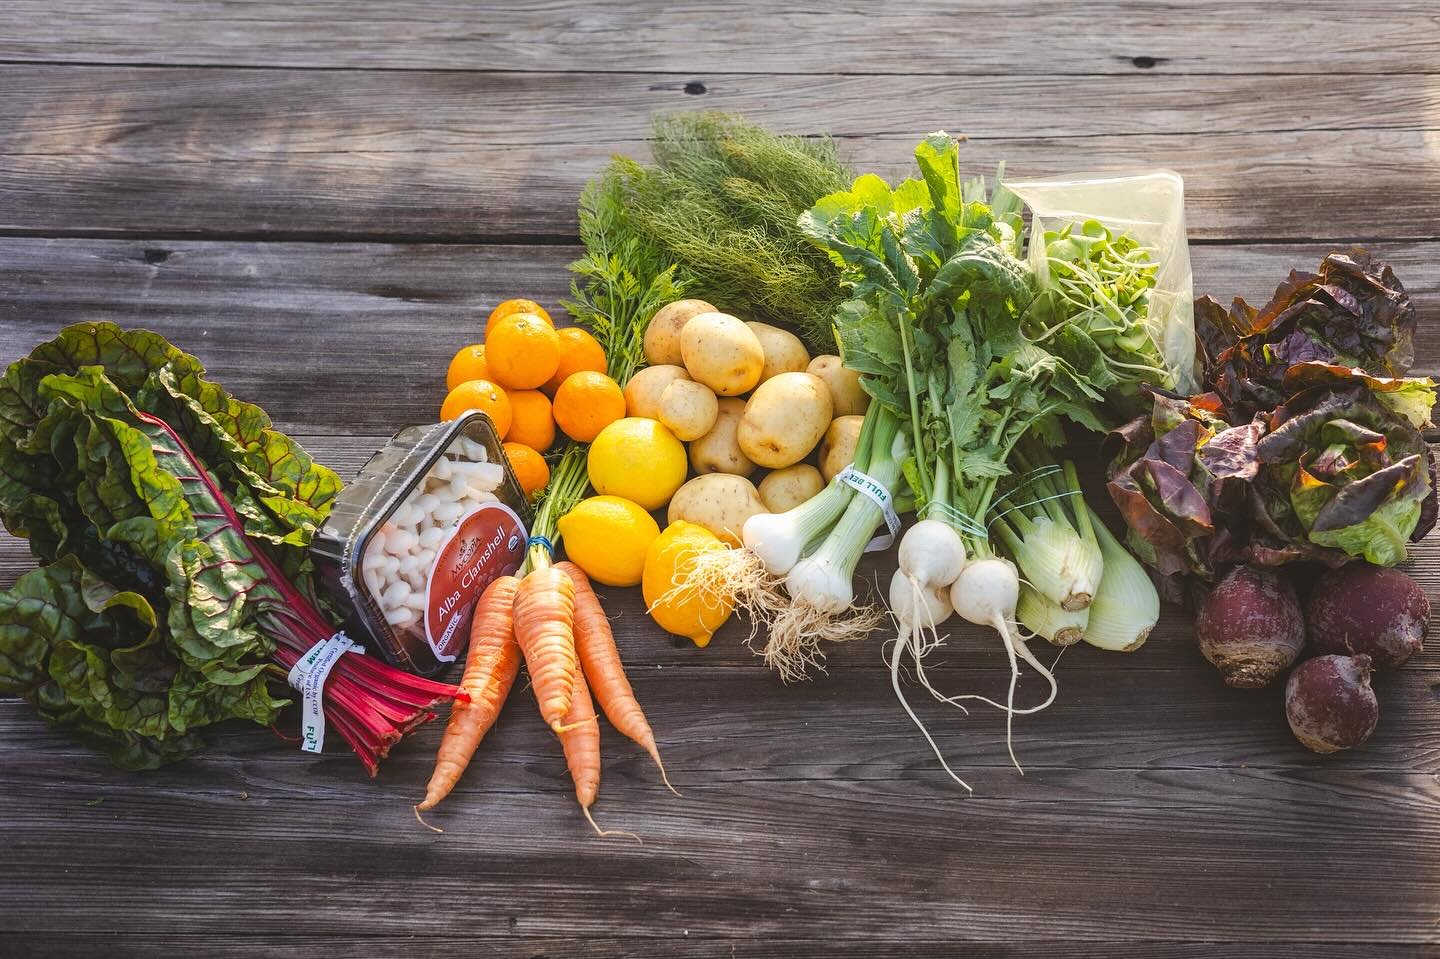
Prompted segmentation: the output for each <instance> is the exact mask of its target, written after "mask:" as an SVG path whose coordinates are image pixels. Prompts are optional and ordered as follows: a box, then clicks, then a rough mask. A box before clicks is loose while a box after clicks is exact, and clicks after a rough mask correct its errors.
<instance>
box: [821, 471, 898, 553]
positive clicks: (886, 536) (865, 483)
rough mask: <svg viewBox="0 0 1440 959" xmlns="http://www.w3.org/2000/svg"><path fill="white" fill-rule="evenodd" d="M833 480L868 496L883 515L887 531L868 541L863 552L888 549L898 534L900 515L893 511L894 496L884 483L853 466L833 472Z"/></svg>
mask: <svg viewBox="0 0 1440 959" xmlns="http://www.w3.org/2000/svg"><path fill="white" fill-rule="evenodd" d="M835 482H837V483H844V484H845V485H846V486H848V487H850V488H851V489H853V490H858V491H859V492H860V493H862V494H864V495H865V496H868V497H870V499H871V501H872V502H874V503H875V505H876V506H878V507H880V512H882V513H883V514H884V515H885V526H886V528H887V529H889V532H888V533H881V534H880V535H879V536H876V537H875V538H874V539H872V540H871V541H870V542H868V543H866V544H865V552H867V553H875V552H879V551H880V550H882V549H889V548H890V545H891V544H892V543H894V542H895V537H896V536H899V535H900V517H899V515H898V514H897V513H896V512H895V497H894V496H892V495H890V491H889V490H888V489H886V488H885V484H883V483H881V482H879V481H877V480H876V479H875V478H874V477H872V476H867V475H866V474H864V473H862V472H860V471H859V470H857V469H856V468H855V467H854V466H847V467H845V468H844V469H843V470H841V471H840V472H839V473H836V474H835Z"/></svg>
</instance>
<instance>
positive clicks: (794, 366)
mask: <svg viewBox="0 0 1440 959" xmlns="http://www.w3.org/2000/svg"><path fill="white" fill-rule="evenodd" d="M745 325H746V326H748V327H750V332H752V333H754V334H755V338H756V339H757V340H759V341H760V349H761V350H763V351H764V353H765V366H764V367H763V368H761V370H760V382H761V383H764V382H765V381H766V380H768V379H770V378H771V377H773V376H775V375H776V374H778V373H804V372H805V367H806V366H807V365H808V364H809V362H810V354H809V353H808V352H806V350H805V344H804V343H801V342H800V337H798V336H796V335H795V334H794V333H791V332H790V331H789V330H782V329H780V327H778V326H771V325H770V324H769V323H756V322H754V321H753V320H752V321H751V322H749V323H746V324H745Z"/></svg>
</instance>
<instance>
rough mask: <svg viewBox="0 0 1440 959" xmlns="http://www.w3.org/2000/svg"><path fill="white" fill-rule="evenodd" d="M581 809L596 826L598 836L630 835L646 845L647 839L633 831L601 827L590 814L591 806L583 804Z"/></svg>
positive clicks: (592, 824)
mask: <svg viewBox="0 0 1440 959" xmlns="http://www.w3.org/2000/svg"><path fill="white" fill-rule="evenodd" d="M580 811H581V812H583V813H584V814H585V818H586V819H588V820H589V821H590V825H591V826H593V827H595V834H596V835H597V836H603V837H607V838H608V837H610V836H628V837H630V838H631V839H633V840H635V841H636V842H638V843H639V844H640V845H642V846H643V845H645V840H643V839H641V838H640V837H639V836H637V835H635V834H634V833H633V832H626V831H625V830H623V829H601V828H600V824H599V823H597V822H596V821H595V817H594V816H592V815H590V807H589V806H581V807H580Z"/></svg>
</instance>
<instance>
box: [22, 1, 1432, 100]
mask: <svg viewBox="0 0 1440 959" xmlns="http://www.w3.org/2000/svg"><path fill="white" fill-rule="evenodd" d="M1433 12H1434V11H1433V9H1432V8H1431V7H1430V6H1429V5H1428V4H1426V3H1425V2H1423V0H1390V2H1382V3H1377V4H1370V5H1367V6H1365V7H1363V8H1362V7H1356V6H1355V5H1353V4H1348V3H1343V2H1340V0H1325V2H1319V3H1310V4H1299V3H1294V2H1277V3H1267V4H1254V3H1248V2H1242V0H1217V2H1212V3H1206V4H1204V5H1203V6H1200V5H1192V4H1173V5H1167V6H1164V7H1162V8H1158V9H1153V8H1145V7H1137V6H1136V5H1135V4H1132V3H1125V2H1120V0H1105V2H1097V3H1087V4H1085V5H1083V7H1077V6H1074V5H1071V4H1065V3H1047V2H1041V0H1016V2H1013V3H1009V4H1006V5H1005V6H1004V7H1003V8H1000V7H996V6H994V5H991V4H987V3H976V2H967V3H964V4H954V3H945V2H943V0H919V2H908V3H906V4H904V5H903V6H896V5H891V6H889V7H886V6H885V5H876V4H869V3H863V2H860V0H843V2H837V3H827V4H824V5H822V6H816V7H809V8H793V9H790V8H787V9H786V10H784V11H783V12H779V11H773V10H772V8H771V7H770V6H768V5H763V4H760V3H755V2H751V3H744V4H733V3H728V4H722V3H715V2H703V0H701V2H697V0H687V2H681V3H660V2H658V0H643V2H635V3H625V4H601V3H583V4H571V3H557V2H556V0H520V2H513V3H507V4H505V6H504V8H503V9H494V8H491V7H489V6H485V7H481V6H477V5H475V4H472V3H467V2H465V0H420V2H412V3H407V4H406V5H405V7H404V8H403V11H401V10H398V9H392V8H390V7H375V6H373V5H370V4H364V3H356V2H344V0H325V2H311V3H304V4H290V3H284V2H279V0H269V2H251V3H245V4H234V3H225V2H221V0H202V2H194V3H189V2H183V0H141V2H132V3H127V4H125V5H123V6H115V7H110V6H104V5H96V4H91V3H84V2H81V0H63V2H45V0H11V2H9V3H7V4H5V5H4V6H3V7H0V59H11V60H47V61H61V62H63V61H81V62H97V61H98V62H140V63H167V64H186V63H192V64H193V63H202V64H203V63H222V64H264V65H271V66H302V67H316V66H321V67H337V66H343V67H354V68H362V69H375V68H385V69H394V68H435V67H438V68H443V69H472V70H474V69H497V68H503V69H507V70H516V71H535V70H554V69H557V68H562V69H565V68H568V69H573V70H596V71H601V70H634V69H637V68H642V69H644V68H648V69H651V70H656V71H682V72H684V71H695V72H697V73H703V72H713V71H720V70H728V71H743V72H757V73H758V72H765V73H821V72H834V71H837V70H838V71H843V72H846V73H858V74H873V73H878V74H909V75H915V76H919V75H924V74H953V75H969V76H974V75H986V74H1007V75H1014V74H1036V73H1064V74H1091V73H1123V72H1127V71H1128V72H1137V73H1142V72H1143V73H1147V74H1163V73H1169V72H1181V73H1202V74H1212V73H1316V74H1326V75H1329V74H1337V73H1370V74H1373V73H1380V74H1384V75H1393V74H1394V73H1401V72H1433V71H1434V70H1435V66H1436V63H1437V61H1440V39H1437V37H1436V34H1435V29H1434V23H1433V20H1432V18H1431V14H1433ZM1242 25H1243V26H1242ZM1277 36H1283V37H1284V38H1285V42H1284V43H1276V42H1275V38H1276V37H1277ZM922 82H923V81H922Z"/></svg>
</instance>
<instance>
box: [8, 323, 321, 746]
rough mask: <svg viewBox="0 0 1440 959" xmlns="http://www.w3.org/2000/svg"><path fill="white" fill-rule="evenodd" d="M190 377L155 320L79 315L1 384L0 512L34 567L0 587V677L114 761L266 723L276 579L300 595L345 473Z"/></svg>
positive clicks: (273, 702) (195, 374)
mask: <svg viewBox="0 0 1440 959" xmlns="http://www.w3.org/2000/svg"><path fill="white" fill-rule="evenodd" d="M203 374H204V370H203V368H202V367H201V366H200V364H199V363H198V361H196V360H195V359H194V357H191V356H188V355H186V354H184V353H182V352H180V351H179V350H177V349H175V348H174V347H172V346H171V345H170V344H169V343H167V342H166V341H165V340H164V338H162V337H160V336H158V335H157V334H155V333H150V332H148V331H143V330H133V331H124V330H121V329H119V328H118V327H115V326H113V325H111V324H81V325H78V326H73V327H70V328H68V329H66V330H64V331H62V332H61V333H60V335H59V336H58V337H57V338H56V339H55V340H53V341H51V342H49V343H46V344H43V345H42V346H40V347H38V348H37V349H36V350H35V351H34V352H33V353H32V354H31V356H29V357H27V358H25V359H22V360H19V361H17V362H16V363H15V364H13V365H12V366H11V367H10V369H9V370H8V371H7V372H6V374H5V377H4V379H3V381H0V411H3V413H0V415H3V417H4V419H3V423H0V517H3V519H4V522H5V525H6V526H7V528H9V529H10V530H11V531H12V532H14V533H16V534H17V535H21V536H26V537H28V538H29V539H30V544H31V549H32V550H33V551H34V552H35V554H36V555H37V556H38V557H39V558H40V559H42V560H43V561H45V562H47V563H49V565H47V566H45V567H44V568H42V569H40V570H36V571H35V572H33V573H30V574H27V576H25V577H23V578H22V580H21V582H20V584H17V586H16V588H15V589H13V590H11V591H10V592H8V593H4V594H0V689H3V690H5V691H8V692H11V693H15V694H18V695H22V696H25V697H26V698H28V699H30V700H31V701H32V702H34V703H35V704H36V706H37V708H38V709H39V710H40V712H41V715H42V716H44V717H45V718H46V719H47V720H49V721H51V722H54V723H57V724H61V725H65V726H67V727H71V728H73V729H75V730H76V731H77V733H78V734H79V735H81V736H82V738H84V739H86V740H87V741H89V742H91V743H93V744H95V745H97V746H99V747H100V748H102V749H104V750H105V751H106V752H107V753H108V754H109V755H110V756H111V758H112V759H114V760H115V761H116V762H117V763H119V764H121V765H125V766H127V767H134V768H140V767H149V766H153V765H157V764H159V763H162V762H168V761H171V760H173V759H177V758H180V757H181V756H183V755H186V754H188V753H189V752H192V751H194V749H196V748H198V746H199V745H200V741H199V739H198V737H197V736H196V735H195V730H196V729H198V728H199V727H202V726H204V725H207V724H209V723H212V722H218V721H220V720H223V719H228V718H245V719H250V720H253V721H255V722H260V723H267V724H268V723H270V722H272V721H273V720H274V718H275V715H276V713H277V711H278V710H279V709H280V708H281V707H282V706H283V705H284V703H285V701H284V700H283V699H278V698H276V697H274V696H273V695H272V693H271V682H272V679H273V677H272V676H271V674H270V667H269V666H268V665H267V659H268V655H269V653H270V652H271V651H272V649H273V646H274V644H273V641H272V640H271V639H269V638H268V636H269V635H274V630H276V629H280V630H284V629H287V628H290V625H289V624H286V623H278V624H277V622H276V620H278V619H279V618H280V617H281V614H280V613H279V612H277V611H278V610H280V609H281V608H290V607H293V606H294V605H295V604H287V603H285V602H284V599H285V596H284V595H283V591H284V590H286V589H290V588H293V587H291V586H289V580H290V579H291V578H294V579H295V581H296V582H297V583H298V584H299V586H300V588H302V589H303V590H305V591H306V592H307V593H308V594H310V595H313V587H312V584H311V582H310V579H309V576H308V572H309V570H308V560H307V558H306V552H307V549H306V548H307V546H308V543H309V540H310V537H311V535H312V534H313V532H314V530H315V529H316V527H317V526H318V525H319V524H320V523H322V522H323V521H324V518H325V516H326V515H327V514H328V511H329V508H330V504H331V501H332V500H333V498H334V496H335V494H336V493H337V492H338V491H339V489H340V483H339V480H338V479H337V478H336V477H335V475H334V474H333V473H331V472H330V471H329V470H326V469H325V468H323V467H321V466H318V465H317V464H315V463H314V461H313V460H312V459H311V458H310V457H309V456H308V454H306V453H305V451H304V450H302V449H301V448H300V447H299V445H298V444H296V443H294V442H293V441H292V440H290V439H289V438H288V437H286V436H284V435H283V434H281V433H279V432H277V431H275V430H273V429H271V428H270V420H269V418H268V417H267V416H266V415H265V414H264V413H263V412H262V411H261V410H259V409H258V408H257V407H254V406H251V405H249V404H246V403H242V402H240V401H238V400H236V399H234V398H233V397H231V396H230V395H229V394H228V393H226V392H225V391H224V390H222V389H221V388H220V387H218V386H216V385H215V384H213V383H210V382H209V381H207V380H205V379H204V376H203ZM222 499H223V501H224V502H222ZM232 506H233V512H232V511H231V507H232ZM240 523H243V526H244V535H242V534H241V532H240V529H239V526H238V525H237V524H240ZM252 540H253V541H254V542H256V543H260V544H263V546H264V548H265V549H266V550H267V552H266V554H264V555H261V554H260V553H258V552H257V551H256V550H255V548H254V547H252V546H251V541H252Z"/></svg>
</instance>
